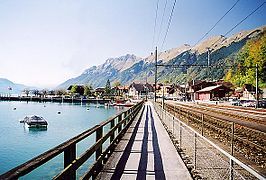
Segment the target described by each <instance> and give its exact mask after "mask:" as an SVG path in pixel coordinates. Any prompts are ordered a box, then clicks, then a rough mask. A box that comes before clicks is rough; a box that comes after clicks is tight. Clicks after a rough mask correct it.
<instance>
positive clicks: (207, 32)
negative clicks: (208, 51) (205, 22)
mask: <svg viewBox="0 0 266 180" xmlns="http://www.w3.org/2000/svg"><path fill="white" fill-rule="evenodd" d="M239 1H240V0H237V1H236V2H235V3H234V4H233V6H232V7H231V8H230V9H229V10H228V11H227V12H226V13H225V14H224V15H223V16H222V17H221V18H220V19H219V20H218V21H217V22H216V23H215V24H214V25H213V26H212V27H211V29H209V31H207V32H206V33H205V34H204V36H202V37H201V38H200V39H199V40H198V41H197V43H196V44H195V45H194V46H193V47H195V46H196V45H197V44H198V43H199V42H200V41H201V40H203V39H204V38H205V37H206V36H207V35H208V34H209V33H210V32H211V31H212V30H213V29H214V28H215V27H216V26H217V25H218V23H219V22H220V21H221V20H222V19H223V18H224V17H225V16H226V15H227V14H228V13H229V12H230V11H231V10H232V9H233V8H234V7H235V6H236V5H237V3H238V2H239Z"/></svg>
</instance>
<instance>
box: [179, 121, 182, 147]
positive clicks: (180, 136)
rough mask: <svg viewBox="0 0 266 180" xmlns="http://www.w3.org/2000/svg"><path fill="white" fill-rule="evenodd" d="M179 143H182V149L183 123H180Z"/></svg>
mask: <svg viewBox="0 0 266 180" xmlns="http://www.w3.org/2000/svg"><path fill="white" fill-rule="evenodd" d="M179 142H180V148H181V147H182V128H181V122H179Z"/></svg>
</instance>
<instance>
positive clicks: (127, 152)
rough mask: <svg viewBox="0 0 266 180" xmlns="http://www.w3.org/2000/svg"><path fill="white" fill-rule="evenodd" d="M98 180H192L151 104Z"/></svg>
mask: <svg viewBox="0 0 266 180" xmlns="http://www.w3.org/2000/svg"><path fill="white" fill-rule="evenodd" d="M98 179H113V180H117V179H139V180H140V179H141V180H143V179H144V180H145V179H158V180H164V179H174V180H176V179H182V180H186V179H192V178H191V176H190V174H189V172H188V170H187V168H186V166H185V164H184V163H183V161H182V159H181V157H180V156H179V155H178V153H177V151H176V149H175V147H174V145H173V144H172V142H171V140H170V138H169V136H168V134H167V132H166V130H165V129H164V127H163V125H162V124H161V122H160V120H159V117H158V115H157V114H156V112H155V111H154V108H153V105H152V104H151V103H150V102H147V103H146V104H145V106H144V112H143V115H142V116H141V117H140V118H138V119H136V120H135V121H134V122H133V123H132V125H131V126H130V128H129V129H128V131H127V132H126V134H125V136H124V137H123V139H122V140H121V142H120V143H119V144H118V146H117V147H116V149H115V152H114V153H113V155H112V156H111V157H110V159H109V161H108V162H107V164H106V165H105V167H104V169H103V171H102V172H101V173H100V174H99V176H98Z"/></svg>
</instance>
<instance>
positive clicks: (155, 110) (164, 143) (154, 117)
mask: <svg viewBox="0 0 266 180" xmlns="http://www.w3.org/2000/svg"><path fill="white" fill-rule="evenodd" d="M193 113H194V112H193V109H191V110H190V112H188V111H184V109H183V108H182V107H178V106H173V105H171V106H170V105H169V104H168V105H167V104H166V105H165V107H164V105H162V104H161V103H160V102H158V103H155V102H140V103H138V104H136V105H135V106H133V107H131V108H129V109H126V110H124V111H123V112H121V113H119V114H117V115H115V116H114V117H111V118H109V119H107V120H106V121H104V122H102V123H101V124H99V125H96V126H95V127H92V128H91V129H88V130H87V131H85V132H83V133H81V134H79V135H78V136H76V137H73V138H72V139H70V140H68V141H66V142H64V143H62V144H60V145H58V146H57V147H55V148H53V149H50V150H48V151H47V152H44V153H43V154H41V155H39V156H37V157H35V158H33V159H31V160H29V161H28V162H25V163H24V164H22V165H20V166H18V167H15V168H14V169H11V170H10V171H8V172H6V173H4V174H2V175H0V179H18V178H20V177H27V174H29V173H31V172H32V171H34V170H35V169H38V168H39V167H41V166H42V165H43V164H45V163H46V162H49V161H50V160H52V159H53V158H55V157H57V156H59V155H60V154H63V159H62V161H63V162H62V163H63V164H64V168H63V170H62V171H59V172H58V173H57V174H56V175H55V176H54V177H53V179H76V178H80V179H114V180H115V179H160V180H161V179H162V180H163V179H203V178H208V179H230V180H231V179H265V176H264V175H263V173H259V172H258V171H256V170H254V169H253V168H251V167H250V166H249V165H247V164H246V163H245V161H242V159H239V158H238V156H235V154H234V153H233V152H234V147H235V146H236V145H237V143H238V141H236V139H237V138H236V134H234V126H235V124H232V125H233V126H232V127H233V129H232V134H229V137H231V138H232V139H231V143H232V151H231V153H230V151H229V152H228V151H227V149H226V148H223V147H220V146H218V145H217V144H219V143H216V142H215V141H213V140H210V139H209V138H207V137H206V134H207V133H210V130H211V127H212V126H213V125H212V126H211V125H210V119H211V118H210V117H211V116H210V115H208V116H210V117H208V118H207V119H206V115H204V114H203V115H202V114H200V113H203V112H199V111H196V113H197V114H193ZM194 120H195V121H196V122H197V124H195V122H193V121H194ZM196 125H197V126H196ZM195 127H196V128H195ZM230 127H231V126H230ZM197 128H198V129H197ZM227 129H228V128H227ZM229 129H230V128H229ZM229 133H230V132H229ZM211 135H213V136H214V135H215V134H211ZM86 138H94V139H95V141H94V143H93V144H92V145H91V146H90V147H88V149H86V150H85V152H83V153H81V155H79V156H77V144H78V143H80V142H81V141H82V140H84V139H86ZM213 138H214V137H213ZM229 142H230V141H229ZM236 147H237V146H236ZM258 148H260V146H258ZM262 148H264V147H262ZM229 150H230V149H229ZM236 155H237V154H236ZM88 159H93V163H91V164H90V165H89V166H88V167H86V169H87V171H86V172H84V173H83V174H80V173H78V172H77V170H78V169H79V168H80V167H82V166H83V165H84V163H85V162H86V161H87V160H88Z"/></svg>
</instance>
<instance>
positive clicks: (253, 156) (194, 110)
mask: <svg viewBox="0 0 266 180" xmlns="http://www.w3.org/2000/svg"><path fill="white" fill-rule="evenodd" d="M165 109H166V110H167V111H168V112H170V113H172V114H173V115H174V116H177V117H179V119H180V120H182V121H184V122H185V123H187V124H188V125H189V126H191V127H193V128H194V129H195V130H197V131H198V132H201V133H202V134H203V135H204V136H206V137H208V138H211V139H213V140H215V142H216V143H218V144H219V145H220V146H221V147H223V148H224V149H225V150H227V151H228V152H231V150H232V149H231V145H232V143H233V151H234V155H235V156H237V157H238V158H240V159H242V160H244V161H245V162H246V163H247V164H249V165H250V166H252V167H253V168H254V169H256V170H257V171H259V172H260V173H263V174H264V175H265V174H266V158H265V157H266V126H265V124H264V123H263V121H254V120H253V121H251V118H250V117H249V119H247V118H243V117H242V116H241V115H239V114H237V115H235V114H231V113H233V112H232V111H225V112H224V111H220V109H217V108H208V107H207V108H206V107H205V105H203V106H198V105H197V106H191V105H187V104H180V103H177V104H173V103H166V104H165ZM217 111H218V112H217ZM245 113H247V112H245ZM232 127H233V129H232Z"/></svg>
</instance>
